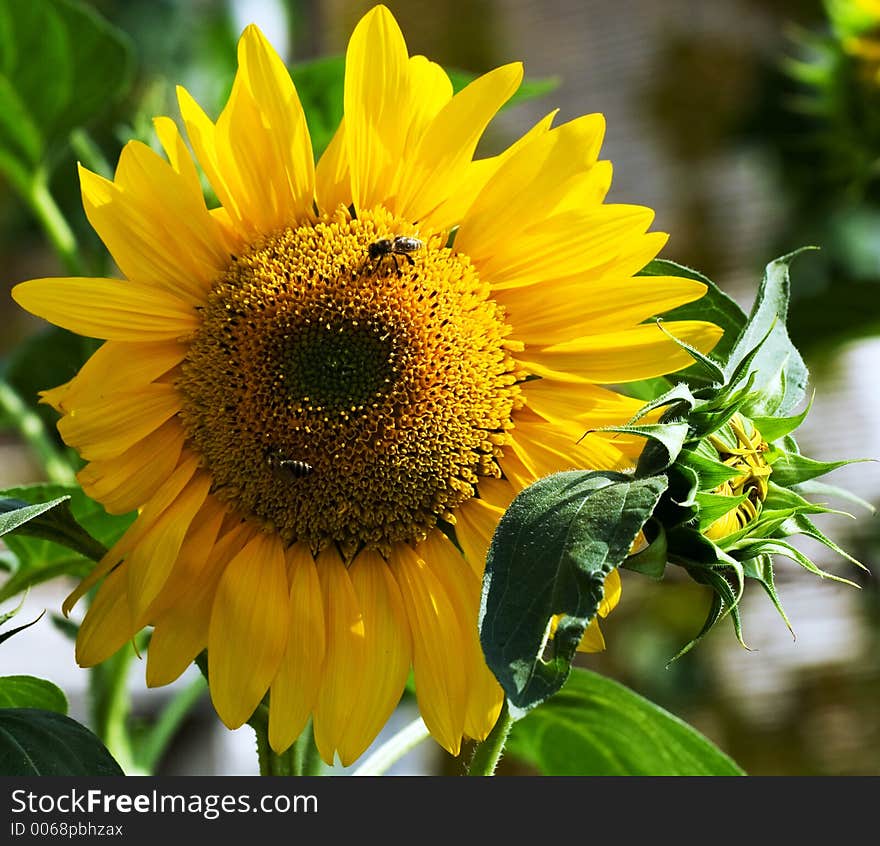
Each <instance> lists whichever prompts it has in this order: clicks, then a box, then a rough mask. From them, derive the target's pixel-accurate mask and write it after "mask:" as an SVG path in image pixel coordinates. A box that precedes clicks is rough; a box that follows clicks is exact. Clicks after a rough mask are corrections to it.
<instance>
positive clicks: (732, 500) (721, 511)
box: [696, 493, 748, 531]
mask: <svg viewBox="0 0 880 846" xmlns="http://www.w3.org/2000/svg"><path fill="white" fill-rule="evenodd" d="M747 499H748V496H747V495H746V494H742V495H740V496H727V495H725V494H713V493H698V494H697V496H696V501H697V505H698V506H699V508H700V531H702V530H704V529H708V528H709V526H711V525H712V524H713V523H714V522H715V521H716V520H719V519H720V518H722V517H723V516H724V515H725V514H728V513H729V512H731V511H733V510H734V509H735V508H738V507H739V506H740V505H742V503H744V502H745V501H746V500H747Z"/></svg>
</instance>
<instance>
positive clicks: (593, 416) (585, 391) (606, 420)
mask: <svg viewBox="0 0 880 846" xmlns="http://www.w3.org/2000/svg"><path fill="white" fill-rule="evenodd" d="M522 389H523V396H524V398H525V401H526V405H527V406H528V407H529V408H532V409H534V410H535V411H536V412H537V413H538V414H540V415H541V417H543V418H545V419H546V420H549V421H550V422H551V423H556V424H561V425H567V426H571V425H575V424H580V425H581V426H582V427H583V429H587V428H599V427H601V426H620V425H623V424H624V423H628V422H629V421H630V420H631V419H632V417H633V416H634V415H635V414H636V413H637V412H638V411H639V409H640V408H641V407H642V406H643V405H644V403H643V402H642V401H641V400H636V399H633V398H632V397H626V396H624V395H623V394H618V393H617V392H615V391H609V390H608V389H607V388H601V387H599V386H598V385H577V386H574V385H566V384H561V383H559V382H555V381H553V380H551V379H531V380H529V381H528V382H524V383H523V385H522Z"/></svg>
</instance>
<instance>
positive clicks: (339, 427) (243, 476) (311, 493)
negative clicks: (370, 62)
mask: <svg viewBox="0 0 880 846" xmlns="http://www.w3.org/2000/svg"><path fill="white" fill-rule="evenodd" d="M412 235H413V233H412V231H411V227H410V226H408V225H406V224H404V223H402V222H401V221H397V220H395V219H394V218H392V217H391V216H390V215H388V214H386V213H384V212H382V211H381V210H380V211H376V212H374V213H372V214H370V213H367V214H364V213H361V215H360V217H359V218H358V219H351V218H350V216H349V214H348V213H347V212H346V211H344V210H342V209H340V210H339V211H338V212H337V213H336V214H335V215H330V216H325V217H324V218H322V219H320V220H319V221H318V222H317V223H315V224H308V225H306V226H302V227H300V228H298V229H287V230H284V231H283V232H280V233H276V234H274V235H272V236H270V237H268V238H266V239H265V240H263V241H262V242H260V243H259V244H257V245H255V246H254V247H253V248H252V249H251V251H250V252H249V253H248V254H246V255H243V256H241V257H238V258H236V259H234V260H233V262H232V264H231V265H230V267H229V269H228V270H227V272H226V273H225V275H224V276H222V277H221V278H220V279H219V280H218V281H217V282H216V284H215V285H214V287H213V289H212V290H211V293H210V295H209V297H208V302H207V304H206V306H205V308H204V309H203V312H202V319H203V322H202V325H201V327H200V328H199V330H198V331H197V332H196V334H195V336H194V338H193V339H192V343H191V345H190V348H189V352H188V354H187V357H186V360H185V361H184V364H183V368H182V376H181V379H180V381H179V382H178V388H179V389H180V390H181V392H182V394H183V397H184V402H183V411H182V418H183V422H184V425H185V427H186V430H187V433H188V436H189V440H190V443H191V445H192V446H193V447H194V448H195V449H196V450H197V451H198V452H199V453H200V454H201V456H202V459H203V461H204V464H205V466H206V467H207V469H208V470H209V471H210V473H211V474H212V477H213V479H214V488H215V492H216V494H217V496H219V497H221V498H222V499H224V500H226V501H227V502H228V503H229V504H231V505H233V506H234V507H235V509H236V510H237V511H238V512H239V513H241V514H242V515H243V516H245V517H248V518H253V519H256V520H258V521H260V522H261V523H262V524H263V525H264V526H265V527H266V528H270V529H272V530H274V531H278V532H280V533H281V534H282V536H284V537H285V538H286V539H287V540H290V541H292V540H304V541H307V542H309V543H311V544H312V545H313V546H315V547H320V546H323V545H325V544H327V543H331V542H335V543H337V544H338V545H339V546H340V548H341V549H342V551H343V552H344V553H345V554H346V555H352V554H354V553H355V552H356V551H357V550H358V549H359V548H361V547H363V546H370V547H376V548H380V549H382V548H385V547H387V546H388V545H390V544H391V543H394V542H397V541H418V540H420V539H422V538H423V537H424V536H425V535H426V534H427V532H428V531H429V530H430V529H431V527H432V526H434V525H435V523H436V521H437V519H438V518H442V519H446V520H449V519H451V518H452V513H453V512H454V510H455V508H456V507H457V506H459V505H460V504H461V503H462V502H464V501H466V500H467V499H469V498H470V497H472V496H473V495H474V493H475V485H476V484H477V482H478V480H479V477H480V476H498V475H499V473H500V471H499V468H498V464H497V459H498V458H499V457H500V456H501V447H502V446H503V444H504V443H505V442H506V432H507V430H508V429H510V428H511V425H512V424H511V414H512V412H513V410H514V408H515V407H516V406H517V404H518V402H519V400H518V396H519V389H518V387H517V378H518V376H517V373H516V372H515V371H516V364H515V362H514V360H513V358H512V357H511V355H510V353H509V352H508V349H507V345H506V342H505V337H506V335H507V334H508V331H509V330H508V327H507V326H506V325H505V323H504V321H503V315H502V313H501V312H500V310H499V308H498V306H496V305H495V303H494V302H493V301H492V300H490V299H489V297H488V293H489V292H488V287H487V286H486V285H485V284H484V283H483V282H482V281H481V280H480V279H479V276H478V275H477V273H476V271H475V270H474V268H473V267H472V266H471V264H470V263H469V261H468V259H467V257H465V256H461V255H458V254H456V253H454V252H452V251H451V250H450V249H447V248H446V247H445V246H443V243H444V240H445V239H443V238H442V237H441V236H439V235H438V236H431V237H424V236H421V237H422V243H421V246H420V247H418V248H417V249H414V250H412V251H411V252H409V253H408V254H407V255H408V256H409V257H410V258H411V259H412V262H413V264H412V265H410V263H409V261H408V260H407V258H406V256H400V255H398V256H395V255H391V254H388V255H382V256H380V257H378V258H372V257H371V256H370V245H371V244H375V243H376V242H378V241H381V240H383V239H384V240H386V241H388V242H390V241H391V239H393V238H394V237H396V236H412ZM374 252H376V251H375V249H374Z"/></svg>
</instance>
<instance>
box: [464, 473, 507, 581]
mask: <svg viewBox="0 0 880 846" xmlns="http://www.w3.org/2000/svg"><path fill="white" fill-rule="evenodd" d="M482 489H483V483H482V482H481V483H480V490H481V491H482ZM502 514H504V509H502V508H497V507H496V506H494V505H491V504H489V503H488V502H486V501H485V500H482V499H469V500H468V501H467V502H465V503H464V504H463V505H461V506H459V507H458V508H457V509H456V510H455V537H456V539H457V540H458V542H459V544H460V545H461V548H462V551H463V552H464V557H465V560H466V561H467V562H468V563H469V564H470V565H471V567H472V568H473V570H474V573H475V574H476V575H477V576H479V577H480V578H482V576H483V570H484V569H485V566H486V553H487V552H488V551H489V544H490V543H491V542H492V535H494V534H495V529H496V528H497V527H498V521H499V520H500V519H501V515H502Z"/></svg>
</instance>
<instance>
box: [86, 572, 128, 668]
mask: <svg viewBox="0 0 880 846" xmlns="http://www.w3.org/2000/svg"><path fill="white" fill-rule="evenodd" d="M131 620H132V618H131V609H130V608H129V605H128V595H127V592H126V588H125V572H124V571H123V570H122V568H120V569H118V570H114V571H113V572H112V573H110V575H109V576H107V578H106V579H104V581H103V583H102V584H101V587H100V588H99V590H98V592H97V593H96V594H95V598H94V599H93V600H92V602H91V604H90V605H89V609H88V611H86V615H85V617H84V618H83V621H82V625H81V626H80V627H79V632H78V634H77V636H76V663H77V664H79V666H80V667H94V666H95V664H100V663H101V662H102V661H105V660H106V659H107V658H109V657H110V656H111V655H112V654H113V653H114V652H116V650H117V649H119V647H120V646H122V645H123V644H124V643H126V641H129V640H131V638H132V637H134V635H135V633H136V632H137V629H135V628H134V627H133V626H132V621H131Z"/></svg>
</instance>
